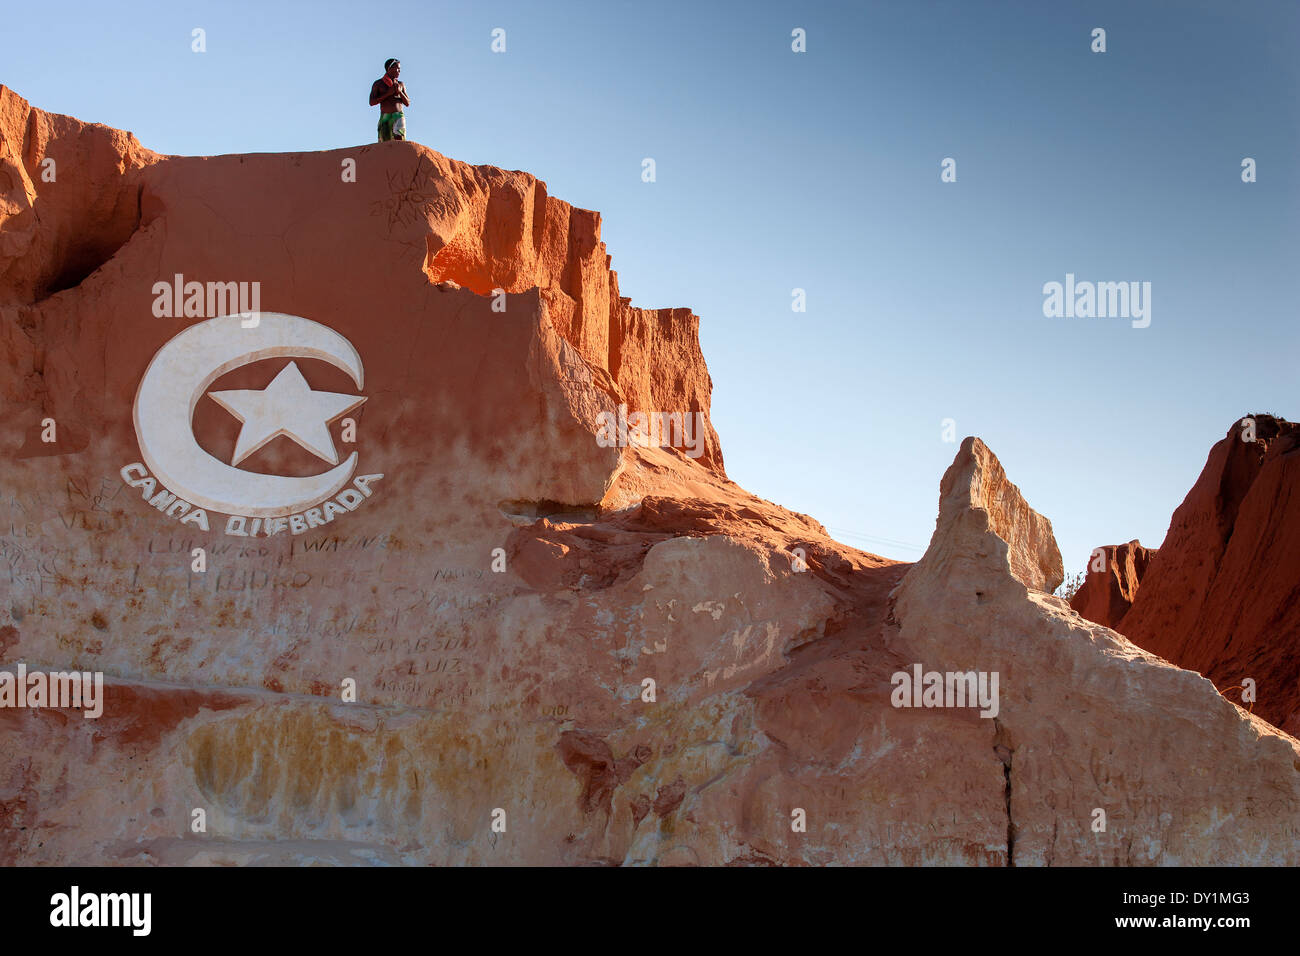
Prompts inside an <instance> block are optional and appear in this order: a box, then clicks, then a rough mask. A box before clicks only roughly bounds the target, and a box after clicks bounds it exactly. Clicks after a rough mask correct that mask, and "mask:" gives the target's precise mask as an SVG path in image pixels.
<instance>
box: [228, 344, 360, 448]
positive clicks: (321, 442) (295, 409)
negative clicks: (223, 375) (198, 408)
mask: <svg viewBox="0 0 1300 956" xmlns="http://www.w3.org/2000/svg"><path fill="white" fill-rule="evenodd" d="M208 396H209V397H210V398H211V399H212V400H213V401H214V402H216V403H217V404H218V405H220V406H221V407H222V408H224V409H225V410H226V411H228V412H230V414H232V415H234V416H235V417H236V418H238V419H239V420H240V421H241V422H242V423H243V427H242V428H240V429H239V439H238V441H236V442H235V457H234V458H233V459H232V460H231V462H230V463H231V464H232V465H238V464H239V463H240V462H241V461H243V460H244V459H245V458H247V457H248V456H249V455H251V454H252V453H253V452H255V451H257V450H258V449H259V448H261V447H262V446H263V445H265V444H266V443H267V442H269V441H272V440H273V439H275V438H278V437H279V436H281V435H284V436H285V437H286V438H292V439H293V440H294V441H296V442H297V443H298V444H299V445H301V446H302V447H303V448H306V449H307V450H308V451H309V452H311V453H312V454H313V455H315V456H316V457H318V458H323V459H325V460H326V461H327V462H329V463H330V464H331V465H337V464H338V463H339V456H338V452H337V451H335V449H334V439H333V437H331V435H330V430H329V423H330V422H332V421H333V420H334V419H336V418H338V417H339V416H340V415H342V414H343V413H344V412H347V411H351V410H352V409H354V408H356V407H357V406H358V405H360V404H361V403H362V402H364V401H365V400H366V397H365V396H364V395H344V394H342V393H340V392H313V391H312V389H311V386H310V385H308V384H307V380H306V379H305V378H303V377H302V372H300V371H298V363H297V362H290V363H289V364H288V365H286V366H285V367H284V368H283V369H282V370H281V371H280V374H279V375H277V376H276V377H275V378H273V379H272V380H271V384H270V385H268V386H266V388H264V389H260V390H258V389H237V390H233V391H227V392H208Z"/></svg>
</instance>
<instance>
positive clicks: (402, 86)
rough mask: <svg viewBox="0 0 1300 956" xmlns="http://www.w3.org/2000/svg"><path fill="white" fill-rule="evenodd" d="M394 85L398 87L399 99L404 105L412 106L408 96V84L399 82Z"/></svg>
mask: <svg viewBox="0 0 1300 956" xmlns="http://www.w3.org/2000/svg"><path fill="white" fill-rule="evenodd" d="M394 85H395V86H396V87H397V98H398V99H399V100H401V102H402V105H404V106H410V105H411V98H410V97H409V96H407V95H406V84H405V83H402V82H400V81H399V82H398V83H396V84H394Z"/></svg>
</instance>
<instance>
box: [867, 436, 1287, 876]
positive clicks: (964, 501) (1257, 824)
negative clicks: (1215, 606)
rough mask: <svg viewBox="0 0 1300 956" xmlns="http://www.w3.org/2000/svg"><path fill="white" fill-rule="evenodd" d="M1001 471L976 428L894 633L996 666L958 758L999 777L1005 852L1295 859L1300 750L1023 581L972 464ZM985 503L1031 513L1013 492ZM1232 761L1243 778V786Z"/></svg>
mask: <svg viewBox="0 0 1300 956" xmlns="http://www.w3.org/2000/svg"><path fill="white" fill-rule="evenodd" d="M996 464H997V463H996V459H995V458H993V457H992V455H991V453H989V452H988V450H987V449H985V448H982V444H981V443H980V442H979V441H978V440H973V439H967V440H966V443H965V444H964V445H963V447H962V450H961V451H960V452H959V453H958V455H957V460H956V461H955V462H954V463H953V465H952V467H951V468H949V470H948V473H947V474H946V475H945V476H944V480H943V488H944V489H945V493H944V495H943V497H942V499H941V503H940V513H939V520H938V526H937V528H936V531H935V536H934V540H932V541H931V543H930V548H929V550H928V551H927V552H926V555H925V557H924V558H923V559H922V560H921V561H920V562H919V563H918V564H917V565H916V566H915V567H913V568H912V569H911V570H910V571H909V572H908V573H907V576H906V577H905V578H904V580H903V583H902V586H901V587H900V589H899V593H898V596H897V604H896V607H895V611H894V613H895V617H896V618H897V619H898V621H899V622H900V627H899V629H898V632H897V636H896V637H895V638H894V639H893V640H891V641H890V642H889V644H890V647H891V649H893V650H894V651H895V652H896V653H898V654H900V655H902V656H903V657H905V658H911V659H912V660H914V661H916V662H919V663H921V664H923V665H924V666H925V668H926V669H927V670H930V669H933V670H936V671H940V672H946V671H954V672H965V671H969V670H982V671H997V672H998V673H999V675H1000V680H999V688H1000V698H1001V699H1000V708H999V712H998V716H997V718H996V719H994V720H991V721H990V720H981V721H980V722H981V723H982V724H983V731H984V732H983V734H982V735H981V736H982V746H979V747H976V748H974V749H973V750H972V751H971V752H969V753H968V752H966V750H965V748H962V750H961V751H960V753H959V755H957V756H956V758H955V759H960V760H962V761H964V762H966V763H967V764H979V763H980V762H981V761H982V763H983V765H984V766H985V767H986V774H985V776H986V777H989V776H993V774H992V771H993V770H1005V778H1004V779H1005V790H1004V793H1005V800H1006V808H1007V809H1006V824H1007V832H1006V838H1005V842H1004V848H1005V849H1004V852H1006V853H1007V854H1008V856H1010V858H1011V860H1012V862H1014V863H1015V864H1016V865H1042V864H1057V865H1082V864H1090V863H1092V864H1096V863H1109V864H1120V865H1133V864H1147V863H1164V864H1183V865H1186V864H1200V865H1211V864H1212V863H1213V862H1214V861H1215V860H1224V859H1232V860H1240V861H1243V862H1244V861H1250V862H1255V863H1283V862H1288V861H1293V860H1296V859H1300V848H1298V847H1297V845H1296V840H1295V828H1294V823H1293V822H1292V821H1293V820H1294V815H1295V813H1296V812H1297V811H1298V810H1300V759H1298V758H1300V744H1298V743H1297V742H1296V741H1295V740H1293V739H1292V738H1290V737H1287V736H1284V735H1280V734H1277V733H1276V732H1275V731H1274V730H1273V729H1272V728H1270V727H1269V726H1268V725H1267V724H1266V723H1265V722H1264V721H1262V720H1260V719H1259V718H1258V717H1254V716H1251V715H1249V714H1247V713H1246V712H1245V711H1244V710H1242V709H1241V708H1239V707H1237V706H1236V705H1234V704H1232V703H1229V702H1228V701H1226V700H1224V699H1223V698H1222V697H1220V696H1219V695H1218V694H1217V693H1216V692H1215V689H1214V687H1213V685H1212V684H1211V683H1210V682H1209V681H1207V680H1205V679H1204V678H1202V677H1200V676H1199V675H1197V674H1194V673H1192V672H1190V671H1185V670H1180V669H1178V668H1176V667H1174V666H1172V665H1170V664H1168V663H1166V662H1165V661H1162V660H1160V659H1159V658H1157V657H1155V656H1154V655H1152V654H1149V653H1147V652H1145V651H1143V650H1141V649H1140V648H1138V647H1136V646H1134V645H1133V644H1132V643H1130V642H1129V641H1127V640H1125V639H1124V637H1122V636H1121V635H1119V634H1117V633H1116V632H1114V631H1111V630H1108V629H1107V628H1104V627H1101V626H1098V625H1096V624H1093V623H1092V622H1090V621H1086V620H1084V619H1083V618H1082V617H1080V616H1079V615H1078V614H1077V613H1075V612H1074V611H1073V610H1071V609H1070V607H1069V606H1068V605H1067V604H1066V603H1065V602H1064V601H1062V600H1061V599H1060V598H1057V597H1054V596H1052V595H1050V594H1047V593H1044V592H1043V591H1041V590H1037V589H1035V588H1033V587H1032V586H1031V585H1029V584H1027V583H1026V582H1025V581H1024V580H1023V579H1022V578H1021V577H1020V574H1021V573H1022V572H1020V571H1018V570H1017V568H1024V567H1025V566H1026V562H1025V561H1024V560H1023V559H1021V560H1016V559H1015V552H1014V549H1013V548H1012V547H1011V546H1009V544H1008V543H1007V541H1006V540H1005V539H1004V538H1003V537H1001V535H1000V533H999V531H998V530H996V529H1000V528H1005V527H1006V523H1005V518H1001V519H1000V518H998V517H997V516H996V515H994V514H991V513H990V512H989V510H988V507H989V503H990V499H989V497H988V496H986V495H983V494H980V493H979V491H980V489H982V488H983V487H986V484H985V480H984V478H983V476H981V475H979V474H978V473H979V472H980V471H987V472H988V473H989V474H990V475H993V476H997V480H998V481H1002V480H1004V479H1002V477H1001V469H1000V468H998V467H996ZM1004 487H1005V486H1004ZM968 488H969V489H972V490H971V491H970V492H967V491H966V489H968ZM993 504H994V506H995V507H1001V508H1003V509H1004V514H1009V515H1013V516H1017V517H1016V519H1015V520H1028V521H1034V519H1036V518H1038V517H1039V516H1037V515H1035V514H1034V513H1033V512H1032V510H1031V509H1029V507H1028V505H1027V504H1026V503H1025V502H1024V500H1023V498H1021V497H1020V496H1019V494H1018V493H1015V494H1011V493H1009V492H1008V493H1006V494H1005V495H1003V496H1002V497H1001V498H998V499H993ZM1011 537H1012V538H1013V539H1017V540H1023V539H1024V534H1023V532H1022V533H1021V534H1019V535H1017V534H1012V535H1011ZM1050 550H1054V546H1053V548H1052V549H1049V551H1050ZM919 713H923V714H927V715H928V714H929V713H935V712H932V711H922V712H919ZM977 720H978V718H977ZM990 725H991V726H990ZM934 751H935V752H936V753H939V752H943V748H940V747H939V745H938V744H937V743H936V744H935V745H934ZM948 752H949V753H950V752H951V748H949V749H948ZM1225 761H1226V764H1227V765H1231V766H1238V767H1240V769H1241V771H1242V774H1243V776H1242V777H1241V778H1240V783H1241V790H1240V791H1239V792H1238V793H1237V794H1235V795H1233V796H1229V795H1228V794H1227V793H1226V792H1225V785H1224V779H1223V777H1222V770H1221V768H1222V767H1223V766H1225V763H1224V762H1225ZM964 777H965V778H966V779H972V778H975V777H976V775H975V773H974V769H973V767H972V768H971V769H970V770H968V771H967V773H966V774H964ZM981 797H982V799H983V801H984V803H985V804H988V802H989V801H990V799H991V797H990V795H989V794H987V793H981ZM1098 811H1102V812H1103V813H1104V817H1101V816H1100V815H1099V814H1098ZM1103 819H1104V821H1105V825H1106V829H1105V830H1104V832H1097V831H1095V830H1094V821H1100V820H1103Z"/></svg>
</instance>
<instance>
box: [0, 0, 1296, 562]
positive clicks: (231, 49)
mask: <svg viewBox="0 0 1300 956" xmlns="http://www.w3.org/2000/svg"><path fill="white" fill-rule="evenodd" d="M377 9H382V10H384V11H391V12H386V13H384V14H377V13H375V12H374V11H375V10H377ZM48 11H49V8H48V7H47V8H45V9H42V8H40V7H39V6H38V5H27V6H21V7H20V6H17V5H14V6H11V7H10V9H9V10H8V11H7V13H6V26H7V30H6V33H7V35H8V36H9V37H11V38H12V37H21V38H22V39H23V42H21V43H12V42H11V43H8V44H6V51H5V57H4V62H3V64H2V65H0V82H3V83H5V84H7V85H9V86H12V87H13V88H14V89H15V90H16V91H17V92H19V93H20V94H22V95H23V96H25V97H26V98H27V99H29V100H30V101H31V102H32V103H33V104H34V105H36V106H39V107H41V108H43V109H47V110H52V111H56V112H63V113H69V114H72V115H74V116H77V117H79V118H81V119H85V120H90V121H95V122H101V123H106V124H108V125H111V126H116V127H119V128H122V129H129V130H131V131H133V132H134V133H135V134H136V135H137V136H138V137H139V138H140V140H141V142H142V143H144V145H146V146H148V147H150V148H152V149H155V150H158V151H160V152H165V153H176V154H190V155H192V154H215V153H232V152H262V151H305V150H317V149H333V148H337V147H342V146H348V145H352V144H355V143H362V142H369V141H370V140H371V139H373V137H374V129H375V119H376V116H375V114H376V113H377V110H375V109H373V108H370V107H368V106H367V104H366V96H367V93H368V90H369V85H370V83H371V81H373V80H374V79H375V78H376V77H377V76H379V74H380V73H381V72H382V63H383V61H384V59H386V58H387V57H390V56H396V57H399V58H400V59H401V60H402V68H403V76H402V78H403V80H404V81H405V82H406V84H407V88H408V91H409V93H410V95H411V99H412V106H411V108H410V110H409V111H408V130H409V135H410V137H411V138H412V139H414V140H417V141H419V142H421V143H424V144H426V145H428V146H431V147H433V148H434V149H437V150H439V151H440V152H443V153H445V154H447V155H449V156H452V157H455V158H457V159H461V160H465V161H468V162H473V163H489V164H492V165H496V166H502V167H505V168H507V169H524V170H528V171H529V172H532V173H534V174H536V175H537V176H539V177H541V178H542V179H544V180H546V182H547V184H548V186H549V189H550V192H551V194H552V195H554V196H557V197H559V198H562V199H565V200H568V201H570V202H572V203H574V204H575V205H578V206H583V207H586V208H591V209H597V210H599V211H600V212H601V213H602V215H603V218H604V229H603V237H604V239H605V241H606V242H607V243H608V245H609V249H610V251H611V253H612V254H613V257H614V260H613V265H614V268H615V269H616V270H617V271H618V273H619V281H620V284H621V287H622V291H623V294H624V295H629V296H631V297H632V299H633V302H634V303H635V304H636V305H639V306H645V307H662V306H689V307H690V308H692V309H693V310H694V311H695V312H696V313H697V314H699V315H700V316H701V339H702V342H703V347H704V354H705V357H706V359H707V360H708V363H709V368H710V370H711V372H712V375H713V381H714V396H713V398H714V404H713V420H714V424H715V426H716V427H717V429H718V432H719V434H720V435H721V437H722V445H723V451H724V454H725V456H726V462H727V469H728V472H729V474H730V476H731V477H732V478H733V479H734V480H735V481H737V482H739V483H740V484H741V485H743V486H744V487H746V488H748V489H750V490H751V491H753V492H755V493H757V494H759V495H761V496H763V497H765V498H769V499H771V500H773V501H776V502H778V503H779V504H782V505H785V506H786V507H789V508H793V509H795V510H797V511H802V512H805V513H807V514H810V515H812V516H813V517H815V518H817V519H818V520H820V521H822V522H823V523H824V524H826V525H827V526H828V527H829V528H831V529H832V530H833V531H834V532H835V533H836V536H837V537H839V538H840V539H841V540H843V541H845V542H846V543H849V544H853V545H855V546H858V547H863V548H865V549H867V550H871V551H875V552H877V553H880V554H884V555H887V556H890V557H895V558H900V559H904V560H912V559H915V558H917V557H919V556H920V553H921V550H922V549H923V548H924V545H925V544H926V542H927V541H928V540H929V537H930V534H931V532H932V531H933V528H934V518H935V513H936V505H937V500H938V485H939V479H940V476H941V475H942V473H943V471H944V469H945V468H946V467H947V466H948V464H949V463H950V462H951V460H952V457H953V455H954V453H955V451H956V446H955V445H954V444H949V443H945V442H944V441H942V440H941V422H942V420H943V419H945V418H952V419H955V421H956V431H957V436H958V439H960V438H961V437H962V436H965V435H968V434H976V435H979V436H981V437H982V438H983V439H984V440H985V441H986V442H987V443H988V444H989V446H990V447H991V448H992V449H993V450H994V452H995V453H996V454H997V455H998V456H999V457H1000V458H1001V460H1002V462H1003V464H1004V466H1005V467H1006V469H1007V472H1008V474H1009V475H1010V477H1011V479H1012V480H1013V481H1015V482H1016V483H1017V484H1019V485H1020V487H1021V489H1022V490H1023V491H1024V493H1025V495H1026V497H1027V498H1028V500H1029V502H1030V504H1031V505H1033V506H1034V507H1035V508H1036V509H1038V510H1039V511H1041V512H1042V513H1044V514H1045V515H1047V516H1048V517H1049V518H1051V519H1052V522H1053V525H1054V527H1055V529H1056V533H1057V538H1058V541H1059V542H1060V545H1061V549H1062V552H1063V555H1064V558H1065V563H1066V567H1067V569H1070V570H1077V569H1081V568H1082V566H1083V564H1084V562H1085V560H1086V558H1087V555H1088V552H1089V551H1090V550H1091V548H1092V547H1094V546H1096V545H1100V544H1111V543H1116V542H1120V541H1127V540H1129V539H1131V538H1134V537H1140V538H1141V539H1142V541H1143V543H1144V544H1147V545H1154V544H1156V543H1158V542H1159V541H1160V540H1161V539H1162V538H1163V536H1164V533H1165V529H1166V528H1167V526H1168V524H1169V517H1170V514H1171V512H1172V511H1173V509H1174V508H1175V507H1177V505H1178V504H1179V503H1180V502H1181V501H1182V499H1183V497H1184V495H1185V494H1186V493H1187V490H1188V489H1189V488H1190V487H1191V485H1192V483H1193V481H1194V480H1195V478H1196V476H1197V475H1198V474H1199V472H1200V469H1201V467H1202V466H1203V464H1204V462H1205V457H1206V454H1207V452H1208V450H1209V448H1210V446H1211V444H1213V442H1215V441H1216V440H1218V439H1219V438H1220V437H1222V435H1223V434H1224V432H1225V431H1226V430H1227V428H1228V426H1229V424H1230V423H1231V422H1232V421H1233V420H1234V419H1235V418H1237V417H1239V416H1241V415H1243V414H1246V413H1248V412H1275V413H1277V414H1280V415H1283V416H1285V417H1288V418H1291V419H1293V420H1294V419H1295V418H1296V417H1297V415H1300V408H1297V401H1296V395H1297V382H1298V380H1300V376H1298V372H1297V363H1296V356H1297V354H1300V348H1298V346H1300V332H1297V327H1298V326H1297V297H1296V294H1295V291H1294V288H1293V282H1294V276H1295V275H1296V274H1297V272H1298V271H1300V270H1297V269H1296V263H1297V262H1300V215H1298V213H1300V188H1298V187H1297V184H1296V172H1297V170H1300V163H1297V159H1298V158H1300V157H1298V152H1300V95H1298V94H1300V58H1297V57H1296V55H1295V51H1296V50H1297V48H1300V6H1297V5H1296V4H1295V3H1294V2H1291V0H1285V2H1283V0H1277V2H1274V0H1241V2H1235V3H1231V4H1229V3H1226V2H1220V3H1196V2H1186V0H1183V2H1160V0H1144V2H1142V3H1130V2H1115V3H1111V2H1090V3H1064V2H1060V3H1058V2H1052V3H1040V2H986V3H979V2H972V0H962V2H935V3H926V2H920V0H897V2H858V3H844V4H840V3H817V2H799V3H760V2H750V3H721V2H699V0H696V2H655V3H641V2H624V0H605V2H597V0H592V2H560V0H557V2H546V3H541V2H519V3H491V2H473V3H469V2H464V3H429V2H406V0H394V2H389V3H385V4H381V5H375V6H374V7H373V8H372V7H371V6H370V5H362V4H343V3H312V4H307V3H279V4H277V3H245V2H223V3H185V2H174V0H169V2H166V3H126V4H104V3H89V2H83V0H71V2H68V3H65V4H62V5H60V7H59V9H58V12H57V14H56V15H51V14H50V13H49V12H48ZM195 27H201V28H203V29H204V30H205V31H206V43H207V51H206V52H205V53H202V54H196V53H193V52H192V51H191V31H192V30H193V29H194V28H195ZM497 27H500V28H503V29H504V30H505V31H506V52H505V53H503V54H494V53H492V52H491V49H490V43H491V31H492V30H493V29H494V28H497ZM795 27H802V28H804V29H805V30H806V31H807V52H806V53H801V54H796V53H793V52H792V51H791V48H790V44H791V36H790V34H791V30H792V29H794V28H795ZM1095 27H1102V28H1104V29H1105V30H1106V41H1107V52H1105V53H1104V54H1098V53H1093V52H1091V50H1090V43H1091V37H1090V34H1091V31H1092V30H1093V28H1095ZM1247 156H1249V157H1252V158H1254V159H1255V160H1256V161H1257V164H1258V182H1256V183H1253V184H1245V183H1243V182H1242V181H1241V177H1240V164H1241V161H1242V158H1243V157H1247ZM645 157H652V158H653V159H654V160H655V163H656V168H657V181H656V182H654V183H645V182H642V180H641V162H642V159H643V158H645ZM945 157H952V158H954V159H955V160H956V162H957V181H956V182H955V183H942V182H941V181H940V162H941V160H943V159H944V158H945ZM1067 272H1069V273H1074V274H1075V275H1076V276H1077V277H1078V278H1079V279H1080V280H1085V279H1088V280H1094V281H1146V282H1150V283H1151V284H1152V302H1151V305H1152V311H1151V325H1150V327H1149V328H1145V329H1134V328H1132V327H1131V326H1130V324H1129V323H1128V322H1127V321H1125V320H1123V319H1118V318H1106V319H1102V318H1092V319H1077V318H1076V319H1065V318H1060V319H1054V318H1045V317H1044V316H1043V313H1042V305H1043V293H1042V287H1043V284H1044V283H1046V282H1052V281H1063V280H1064V278H1065V275H1066V273H1067ZM795 288H802V289H804V290H806V295H807V311H806V312H803V313H796V312H793V311H792V310H791V301H792V298H791V296H792V290H793V289H795Z"/></svg>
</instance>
